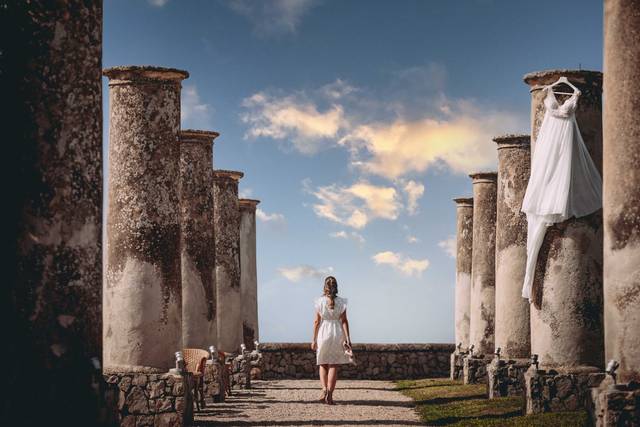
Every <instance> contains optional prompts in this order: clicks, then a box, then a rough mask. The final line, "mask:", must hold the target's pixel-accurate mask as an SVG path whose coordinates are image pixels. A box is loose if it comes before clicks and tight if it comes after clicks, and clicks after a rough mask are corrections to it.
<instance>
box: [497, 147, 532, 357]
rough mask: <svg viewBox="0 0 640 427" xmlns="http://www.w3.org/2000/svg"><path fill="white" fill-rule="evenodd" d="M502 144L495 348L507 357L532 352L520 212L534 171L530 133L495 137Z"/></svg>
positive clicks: (524, 237)
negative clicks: (531, 169) (523, 284)
mask: <svg viewBox="0 0 640 427" xmlns="http://www.w3.org/2000/svg"><path fill="white" fill-rule="evenodd" d="M494 141H495V142H496V143H497V145H498V198H497V211H496V279H495V280H496V284H495V286H496V288H495V289H496V316H495V322H496V323H495V325H496V331H495V332H496V335H495V347H496V348H498V347H500V350H501V353H500V354H501V356H502V357H504V358H507V359H510V358H511V359H513V358H528V357H529V356H530V354H531V341H530V337H531V335H530V333H529V301H527V300H526V299H525V298H522V282H523V280H524V272H525V266H526V262H527V218H526V215H525V214H524V213H522V212H521V211H520V208H521V207H522V200H523V199H524V193H525V191H526V190H527V184H528V182H529V172H530V164H531V159H530V150H529V148H530V145H529V141H530V138H529V135H505V136H501V137H496V138H494Z"/></svg>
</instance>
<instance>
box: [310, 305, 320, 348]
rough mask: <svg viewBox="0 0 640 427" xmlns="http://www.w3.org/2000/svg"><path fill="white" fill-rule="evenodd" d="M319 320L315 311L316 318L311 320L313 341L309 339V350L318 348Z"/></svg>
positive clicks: (318, 315)
mask: <svg viewBox="0 0 640 427" xmlns="http://www.w3.org/2000/svg"><path fill="white" fill-rule="evenodd" d="M321 321H322V319H321V318H320V313H318V312H317V311H316V318H315V319H314V320H313V341H311V350H314V351H315V350H316V349H317V348H318V329H320V322H321Z"/></svg>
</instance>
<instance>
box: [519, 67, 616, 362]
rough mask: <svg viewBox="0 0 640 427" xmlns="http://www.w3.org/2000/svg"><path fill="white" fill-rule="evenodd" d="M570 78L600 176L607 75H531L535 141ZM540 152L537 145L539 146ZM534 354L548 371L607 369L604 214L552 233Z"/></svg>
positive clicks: (541, 262)
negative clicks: (550, 104)
mask: <svg viewBox="0 0 640 427" xmlns="http://www.w3.org/2000/svg"><path fill="white" fill-rule="evenodd" d="M560 76H566V77H567V78H568V79H569V81H571V83H573V84H574V85H575V86H577V87H578V88H579V89H580V91H581V92H582V95H581V96H580V98H579V101H578V108H577V110H576V120H577V122H578V125H579V127H580V132H581V134H582V137H583V139H584V142H585V144H586V146H587V148H588V150H589V153H590V154H591V157H592V158H593V161H594V162H595V164H596V167H597V168H598V170H601V166H602V73H600V72H597V71H578V70H551V71H541V72H536V73H530V74H527V75H526V76H525V77H524V81H525V82H526V83H527V84H528V85H529V86H530V87H531V99H532V105H531V111H532V120H531V123H532V141H534V140H535V138H536V137H537V132H538V129H539V127H540V124H541V123H542V117H543V116H544V106H543V105H542V98H543V96H544V95H543V93H542V92H543V91H542V90H541V89H542V87H543V86H544V85H548V84H551V83H553V82H555V81H556V80H557V79H558V78H559V77H560ZM534 149H535V144H534ZM532 297H533V304H532V306H531V352H532V353H534V354H537V355H538V357H539V360H540V366H541V367H543V368H554V369H558V368H565V369H566V368H571V369H574V368H575V369H578V368H579V367H585V366H587V367H595V366H602V365H603V347H604V346H603V324H602V211H598V212H595V213H593V214H591V215H588V216H585V217H582V218H578V219H576V218H571V219H569V220H567V221H565V222H562V223H559V224H555V225H553V226H551V227H549V228H548V229H547V232H546V235H545V239H544V242H543V244H542V247H541V248H540V253H539V255H538V261H537V266H536V275H535V278H534V283H533V290H532Z"/></svg>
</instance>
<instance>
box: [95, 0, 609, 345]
mask: <svg viewBox="0 0 640 427" xmlns="http://www.w3.org/2000/svg"><path fill="white" fill-rule="evenodd" d="M103 41H104V46H103V47H104V51H103V66H104V67H105V68H106V67H111V66H116V65H159V66H166V67H175V68H180V69H185V70H188V71H189V73H190V77H189V78H188V79H187V80H185V81H184V82H183V88H182V127H183V128H194V129H204V130H215V131H218V132H220V134H221V135H220V137H219V138H218V139H217V140H216V141H215V145H214V167H215V168H220V169H232V170H240V171H243V172H244V173H245V177H244V178H243V179H242V180H241V181H240V193H241V197H249V198H256V199H259V200H261V203H260V205H259V206H258V208H259V209H258V211H257V251H258V255H257V264H258V265H257V267H258V305H259V325H260V326H259V329H260V340H261V341H262V342H309V341H310V340H311V336H312V321H313V315H314V311H313V301H314V299H315V298H316V297H318V296H319V295H321V294H322V286H323V278H324V277H325V276H326V275H329V274H331V275H334V276H336V278H337V279H338V284H339V295H341V296H343V297H345V298H347V299H348V301H349V303H348V310H347V313H348V315H349V321H350V325H351V335H352V340H353V342H370V343H373V342H381V343H382V342H392V343H393V342H396V343H400V342H414V343H422V342H425V343H429V342H430V343H439V342H444V343H447V342H453V340H454V328H453V323H454V322H453V321H454V314H453V313H454V310H453V308H454V285H455V227H456V218H455V205H454V203H453V201H452V199H453V198H454V197H465V196H471V194H472V188H471V183H470V179H469V178H468V173H470V172H476V171H487V170H495V166H496V159H497V155H496V149H495V143H494V142H493V141H492V138H493V137H494V136H498V135H502V134H505V133H529V129H530V124H529V113H530V98H529V92H528V87H527V86H526V85H525V84H524V83H523V81H522V76H523V75H524V74H526V73H528V72H531V71H539V70H544V69H554V68H574V69H577V68H582V69H590V70H601V69H602V2H601V1H600V0H564V1H561V2H558V1H552V0H538V1H536V2H528V1H513V0H456V1H451V0H393V1H391V0H386V1H382V0H348V1H344V0H270V1H269V0H264V1H255V0H229V1H223V0H106V1H105V3H104V40H103ZM103 90H104V94H105V96H104V114H105V134H104V136H105V154H106V153H107V151H108V131H107V130H108V87H107V82H106V78H105V79H104V81H103ZM105 158H106V157H105ZM105 164H106V163H105ZM105 174H108V170H106V169H105Z"/></svg>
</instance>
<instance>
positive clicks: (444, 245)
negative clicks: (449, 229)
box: [438, 236, 456, 258]
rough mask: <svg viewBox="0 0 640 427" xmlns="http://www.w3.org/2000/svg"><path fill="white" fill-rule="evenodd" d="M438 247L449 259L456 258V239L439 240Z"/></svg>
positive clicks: (453, 237) (450, 237)
mask: <svg viewBox="0 0 640 427" xmlns="http://www.w3.org/2000/svg"><path fill="white" fill-rule="evenodd" d="M438 246H439V247H440V248H441V249H442V250H443V251H445V252H446V254H447V255H449V256H450V257H451V258H455V257H456V237H455V236H449V237H448V238H446V239H445V240H441V241H439V242H438Z"/></svg>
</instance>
